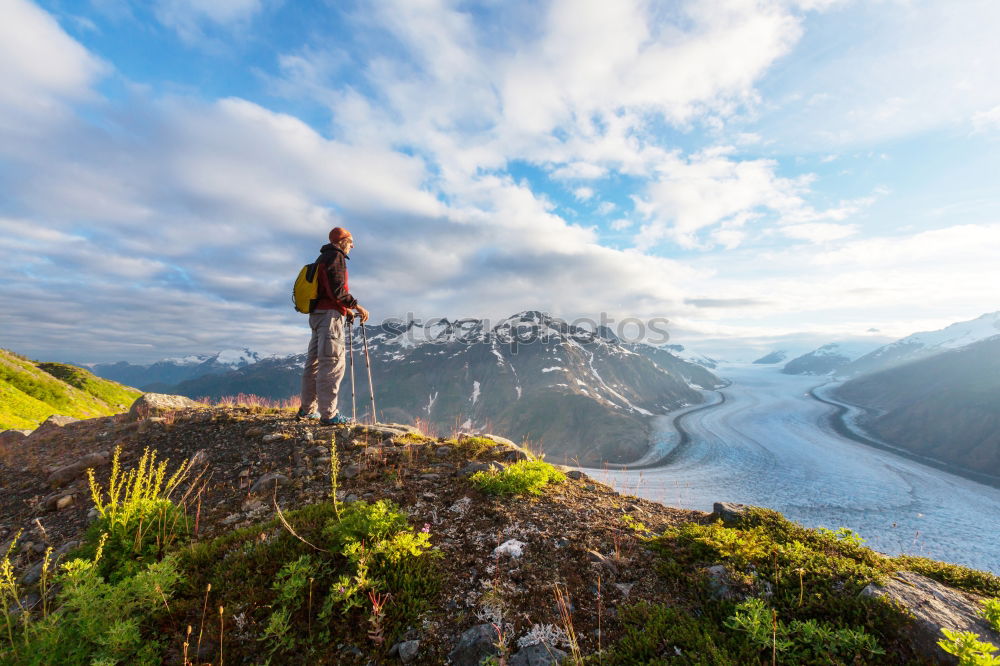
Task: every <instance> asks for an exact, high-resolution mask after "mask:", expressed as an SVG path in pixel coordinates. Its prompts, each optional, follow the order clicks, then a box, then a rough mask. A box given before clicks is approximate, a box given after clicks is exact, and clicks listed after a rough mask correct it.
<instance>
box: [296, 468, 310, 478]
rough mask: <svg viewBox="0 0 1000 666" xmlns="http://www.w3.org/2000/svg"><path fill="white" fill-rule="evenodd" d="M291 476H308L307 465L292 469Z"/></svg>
mask: <svg viewBox="0 0 1000 666" xmlns="http://www.w3.org/2000/svg"><path fill="white" fill-rule="evenodd" d="M292 476H295V477H304V476H309V468H308V467H296V468H295V469H294V470H292Z"/></svg>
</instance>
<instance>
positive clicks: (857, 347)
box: [765, 341, 880, 375]
mask: <svg viewBox="0 0 1000 666" xmlns="http://www.w3.org/2000/svg"><path fill="white" fill-rule="evenodd" d="M879 346H880V345H879V343H875V342H866V341H850V342H831V343H829V344H825V345H823V346H822V347H819V348H817V349H814V350H812V351H811V352H809V353H808V354H803V355H802V356H798V357H796V358H794V359H792V360H791V361H789V362H788V363H786V364H785V367H784V368H782V369H781V371H782V372H783V373H785V374H786V375H826V374H830V373H832V372H838V371H839V369H840V368H843V367H844V366H845V365H847V364H848V363H850V362H851V361H853V360H855V359H858V358H861V357H862V356H864V355H865V354H868V353H869V352H871V351H872V350H875V349H878V347H879ZM765 358H766V357H765Z"/></svg>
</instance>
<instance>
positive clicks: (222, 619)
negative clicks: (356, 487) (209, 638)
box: [219, 606, 226, 666]
mask: <svg viewBox="0 0 1000 666" xmlns="http://www.w3.org/2000/svg"><path fill="white" fill-rule="evenodd" d="M224 611H225V608H223V607H222V606H219V666H222V663H223V661H222V639H223V637H224V635H225V626H226V621H225V617H224V615H223V613H224Z"/></svg>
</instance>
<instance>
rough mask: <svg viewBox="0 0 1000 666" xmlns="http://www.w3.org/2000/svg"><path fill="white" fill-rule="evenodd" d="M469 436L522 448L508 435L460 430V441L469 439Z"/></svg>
mask: <svg viewBox="0 0 1000 666" xmlns="http://www.w3.org/2000/svg"><path fill="white" fill-rule="evenodd" d="M469 437H483V438H485V439H488V440H490V441H493V442H496V443H497V444H503V445H504V446H507V447H510V448H514V449H519V448H521V447H519V446H518V445H517V444H515V443H514V442H512V441H510V440H509V439H507V438H506V437H500V436H499V435H491V434H489V433H474V432H460V433H458V441H459V442H461V441H463V440H465V439H468V438H469Z"/></svg>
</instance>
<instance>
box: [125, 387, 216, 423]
mask: <svg viewBox="0 0 1000 666" xmlns="http://www.w3.org/2000/svg"><path fill="white" fill-rule="evenodd" d="M204 407H205V405H203V404H201V403H199V402H195V401H194V400H192V399H191V398H186V397H184V396H182V395H167V394H165V393H146V394H143V395H140V396H139V397H138V398H136V401H135V402H133V403H132V406H131V407H130V408H129V410H128V415H129V418H130V419H132V420H133V421H137V420H139V419H143V418H146V417H149V416H158V415H160V414H163V413H164V412H174V411H177V410H179V409H200V408H204Z"/></svg>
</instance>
